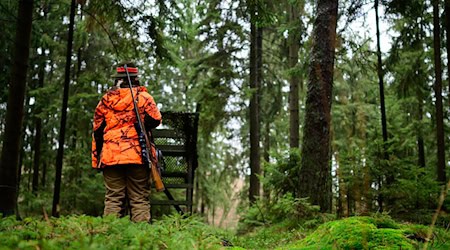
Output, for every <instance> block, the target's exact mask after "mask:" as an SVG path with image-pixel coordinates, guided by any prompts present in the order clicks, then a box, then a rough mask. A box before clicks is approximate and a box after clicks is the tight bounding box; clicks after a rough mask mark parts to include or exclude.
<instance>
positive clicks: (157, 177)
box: [138, 117, 166, 192]
mask: <svg viewBox="0 0 450 250" xmlns="http://www.w3.org/2000/svg"><path fill="white" fill-rule="evenodd" d="M138 119H140V117H138ZM141 132H142V133H143V134H144V137H145V144H146V146H147V150H146V153H147V154H148V156H147V157H148V158H147V159H149V163H148V164H149V167H150V172H151V175H152V179H153V181H154V183H155V188H156V191H158V192H161V191H164V189H166V188H165V187H164V183H163V181H162V178H161V174H160V173H159V171H158V168H157V166H156V161H157V159H156V153H155V154H153V150H155V148H154V147H152V146H151V144H150V140H149V138H148V134H147V131H145V128H144V127H142V128H141ZM150 154H151V155H152V157H150Z"/></svg>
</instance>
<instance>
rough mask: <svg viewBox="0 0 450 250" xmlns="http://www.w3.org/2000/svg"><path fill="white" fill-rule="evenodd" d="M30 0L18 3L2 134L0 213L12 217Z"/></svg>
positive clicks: (27, 46) (29, 28)
mask: <svg viewBox="0 0 450 250" xmlns="http://www.w3.org/2000/svg"><path fill="white" fill-rule="evenodd" d="M32 18H33V0H21V1H20V2H19V9H18V18H17V28H16V37H15V44H16V47H15V51H14V64H13V67H12V71H11V82H10V85H9V92H8V104H7V111H6V124H5V134H4V138H3V148H2V155H1V160H0V213H2V214H3V215H11V214H14V212H15V209H16V204H17V185H18V183H17V180H18V178H17V176H18V174H17V167H18V162H19V154H20V141H21V130H22V123H23V101H24V98H25V89H26V78H27V72H28V59H29V55H30V51H29V49H30V37H31V23H32Z"/></svg>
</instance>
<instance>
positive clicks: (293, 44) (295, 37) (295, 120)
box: [288, 4, 300, 148]
mask: <svg viewBox="0 0 450 250" xmlns="http://www.w3.org/2000/svg"><path fill="white" fill-rule="evenodd" d="M298 13H299V10H297V9H296V8H295V6H294V4H291V5H289V23H291V24H292V23H293V22H296V21H297V20H298V18H299V15H298ZM297 30H298V29H295V30H290V31H289V58H288V61H289V69H290V70H291V73H290V79H289V86H290V90H289V115H290V119H289V146H290V147H291V148H298V147H299V146H300V145H299V140H300V135H299V129H300V118H299V93H298V87H299V83H300V78H299V76H298V74H297V73H295V72H296V71H295V70H294V69H295V67H296V66H297V62H298V50H299V48H300V45H299V34H298V32H297Z"/></svg>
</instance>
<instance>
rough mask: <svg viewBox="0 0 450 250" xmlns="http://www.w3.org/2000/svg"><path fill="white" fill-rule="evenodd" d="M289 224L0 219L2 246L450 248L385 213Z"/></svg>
mask: <svg viewBox="0 0 450 250" xmlns="http://www.w3.org/2000/svg"><path fill="white" fill-rule="evenodd" d="M286 225H287V224H284V223H280V224H276V225H270V226H264V227H259V228H253V229H252V230H248V231H246V233H241V234H236V232H232V231H227V230H222V229H219V228H217V227H213V226H210V225H207V224H205V223H203V222H202V221H201V219H200V218H197V217H188V218H183V217H181V216H178V215H172V216H167V217H164V218H162V219H160V220H157V221H155V222H154V223H153V224H147V223H131V222H130V221H129V220H128V219H126V218H122V219H116V218H113V217H105V218H101V217H90V216H68V217H61V218H50V219H36V218H26V219H23V220H21V221H17V220H15V219H14V218H11V217H10V218H4V219H1V220H0V242H1V244H0V249H225V248H228V249H425V248H426V249H450V234H449V232H447V230H445V229H440V228H435V229H434V231H433V234H432V236H431V238H430V240H429V241H428V242H427V243H425V242H426V241H427V240H426V239H427V233H428V230H429V229H430V228H429V227H427V226H422V225H415V224H401V223H398V222H395V221H394V220H392V219H390V218H389V217H387V216H381V217H380V216H376V217H351V218H347V219H342V220H335V221H329V222H326V223H324V224H322V225H320V226H318V227H316V228H315V229H312V228H311V229H308V228H307V227H304V226H302V225H298V226H297V227H294V228H292V227H287V226H286Z"/></svg>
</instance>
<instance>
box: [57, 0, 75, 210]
mask: <svg viewBox="0 0 450 250" xmlns="http://www.w3.org/2000/svg"><path fill="white" fill-rule="evenodd" d="M75 8H76V5H75V0H72V3H71V6H70V22H69V35H68V38H67V54H66V68H65V72H64V95H63V103H62V109H61V125H60V128H59V140H58V154H57V156H56V174H55V189H54V193H53V206H52V216H55V217H59V209H60V208H59V196H60V189H61V175H62V165H63V156H64V137H65V134H66V117H67V103H68V100H69V83H70V66H71V64H72V43H73V26H74V22H75Z"/></svg>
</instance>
